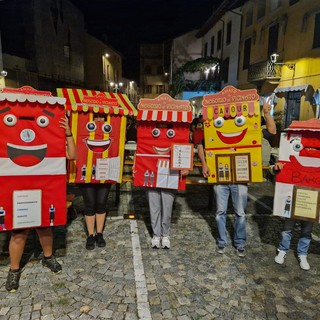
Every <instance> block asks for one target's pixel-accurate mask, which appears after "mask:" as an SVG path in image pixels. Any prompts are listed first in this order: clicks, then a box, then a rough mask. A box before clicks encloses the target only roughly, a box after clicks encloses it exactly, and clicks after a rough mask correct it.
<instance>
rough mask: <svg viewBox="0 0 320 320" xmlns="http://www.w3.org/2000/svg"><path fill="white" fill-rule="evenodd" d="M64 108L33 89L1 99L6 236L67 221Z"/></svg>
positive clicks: (0, 193)
mask: <svg viewBox="0 0 320 320" xmlns="http://www.w3.org/2000/svg"><path fill="white" fill-rule="evenodd" d="M64 102H65V100H64V99H61V98H56V97H53V96H51V93H50V92H42V91H37V90H35V89H33V88H31V87H23V88H20V89H3V91H2V92H1V93H0V132H1V137H2V139H1V141H0V183H1V184H2V185H5V186H6V187H5V188H2V189H1V190H0V206H1V207H2V211H4V212H5V226H6V229H7V230H10V229H17V228H27V227H38V226H49V225H50V223H51V224H52V225H53V224H54V225H61V224H64V223H65V221H66V202H65V197H66V191H65V189H66V183H65V182H66V180H65V174H66V140H65V131H64V130H63V129H62V128H60V124H59V121H60V119H61V118H62V117H64V115H65V110H64ZM50 207H51V211H53V210H54V212H55V215H54V216H55V217H54V219H51V220H52V221H51V222H50V217H49V209H50ZM51 216H52V215H51ZM53 220H54V221H53Z"/></svg>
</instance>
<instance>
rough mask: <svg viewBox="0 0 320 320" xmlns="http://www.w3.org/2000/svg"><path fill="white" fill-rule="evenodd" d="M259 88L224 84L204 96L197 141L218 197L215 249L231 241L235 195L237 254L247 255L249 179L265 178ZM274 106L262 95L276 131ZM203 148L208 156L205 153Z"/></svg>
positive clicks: (269, 125) (271, 128)
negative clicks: (228, 217)
mask: <svg viewBox="0 0 320 320" xmlns="http://www.w3.org/2000/svg"><path fill="white" fill-rule="evenodd" d="M259 100H260V99H259V96H258V94H257V92H256V90H255V89H251V90H238V89H236V88H234V87H232V86H227V87H225V88H224V89H223V90H222V91H221V92H220V93H217V94H212V95H205V96H204V99H203V116H204V135H205V139H204V142H203V144H199V146H198V154H199V159H200V161H201V164H202V173H203V176H204V177H206V178H208V182H214V183H217V184H215V185H214V193H215V199H216V208H217V209H216V210H217V211H216V222H217V227H218V237H217V239H216V244H217V252H218V253H220V254H223V253H224V251H225V247H226V245H227V231H226V215H227V208H228V199H229V196H230V194H231V198H232V203H233V209H234V211H235V220H234V239H233V245H234V247H235V248H236V250H237V254H238V256H239V257H244V256H245V245H246V217H245V210H246V206H247V194H248V185H247V183H249V182H262V152H261V139H262V131H261V126H260V124H261V116H260V102H259ZM270 110H271V106H270V105H269V104H267V103H266V101H265V100H263V115H264V118H265V121H266V128H267V130H268V132H270V133H271V134H275V133H276V126H275V123H274V121H273V118H272V117H271V115H270ZM204 147H205V152H206V156H205V154H204Z"/></svg>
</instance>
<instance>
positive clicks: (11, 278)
mask: <svg viewBox="0 0 320 320" xmlns="http://www.w3.org/2000/svg"><path fill="white" fill-rule="evenodd" d="M20 275H21V269H19V270H16V271H12V270H11V269H10V270H9V273H8V277H7V282H6V289H7V291H9V292H16V291H17V290H18V288H19V280H20Z"/></svg>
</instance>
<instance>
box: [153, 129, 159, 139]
mask: <svg viewBox="0 0 320 320" xmlns="http://www.w3.org/2000/svg"><path fill="white" fill-rule="evenodd" d="M152 135H153V136H154V137H155V138H158V137H159V136H160V130H159V129H158V128H156V129H153V130H152Z"/></svg>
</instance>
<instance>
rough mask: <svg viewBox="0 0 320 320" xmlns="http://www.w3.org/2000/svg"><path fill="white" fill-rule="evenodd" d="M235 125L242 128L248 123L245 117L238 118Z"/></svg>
mask: <svg viewBox="0 0 320 320" xmlns="http://www.w3.org/2000/svg"><path fill="white" fill-rule="evenodd" d="M234 123H235V125H236V126H238V127H241V126H243V125H244V124H245V123H246V118H245V117H244V116H240V117H236V118H235V119H234Z"/></svg>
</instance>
